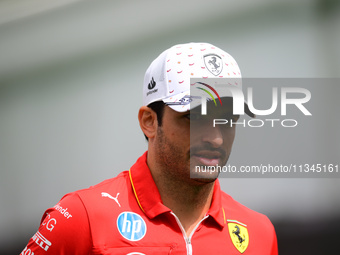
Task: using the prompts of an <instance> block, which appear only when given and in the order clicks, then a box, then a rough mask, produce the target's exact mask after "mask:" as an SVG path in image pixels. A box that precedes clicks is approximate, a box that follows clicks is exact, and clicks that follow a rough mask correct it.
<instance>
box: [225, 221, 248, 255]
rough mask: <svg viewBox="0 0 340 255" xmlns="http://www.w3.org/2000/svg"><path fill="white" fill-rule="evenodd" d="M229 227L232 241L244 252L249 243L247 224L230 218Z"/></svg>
mask: <svg viewBox="0 0 340 255" xmlns="http://www.w3.org/2000/svg"><path fill="white" fill-rule="evenodd" d="M228 229H229V235H230V238H231V241H232V242H233V244H234V246H235V248H236V249H237V250H238V251H239V252H240V253H243V252H245V250H246V249H247V248H248V245H249V234H248V229H247V225H245V224H243V223H241V222H238V221H236V220H228Z"/></svg>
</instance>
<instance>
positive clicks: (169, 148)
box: [156, 127, 227, 186]
mask: <svg viewBox="0 0 340 255" xmlns="http://www.w3.org/2000/svg"><path fill="white" fill-rule="evenodd" d="M157 136H158V140H157V144H156V146H157V154H158V157H159V158H158V160H159V162H160V164H161V167H162V176H163V178H165V179H167V181H169V182H171V183H177V184H178V185H183V184H189V185H194V186H200V185H204V184H208V183H212V182H215V180H216V179H217V178H218V176H219V173H214V174H210V173H204V174H202V173H198V175H197V173H195V163H194V162H193V160H191V157H190V151H185V149H183V148H181V147H180V146H176V145H175V144H174V143H173V142H172V141H171V139H169V138H167V137H166V136H165V134H164V132H163V130H162V128H161V127H160V128H158V131H157ZM226 161H227V159H226ZM225 163H226V162H225ZM190 173H191V174H190Z"/></svg>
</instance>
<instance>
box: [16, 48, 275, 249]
mask: <svg viewBox="0 0 340 255" xmlns="http://www.w3.org/2000/svg"><path fill="white" fill-rule="evenodd" d="M191 77H195V78H203V79H205V81H207V82H208V81H209V80H208V78H211V77H219V78H225V77H227V78H235V79H239V78H240V77H241V74H240V70H239V68H238V66H237V63H236V62H235V60H234V59H233V58H232V57H231V56H230V55H229V54H227V53H226V52H224V51H222V50H221V49H219V48H217V47H215V46H213V45H210V44H206V43H190V44H182V45H176V46H173V47H172V48H170V49H168V50H166V51H165V52H163V53H162V54H161V55H160V56H159V57H158V58H156V59H155V60H154V61H153V62H152V63H151V65H150V67H149V68H148V70H147V71H146V74H145V78H144V90H143V99H144V106H142V107H141V108H140V110H139V114H138V119H139V124H140V127H141V130H142V131H143V133H144V135H145V137H146V138H147V140H148V151H147V152H145V153H144V155H143V156H141V157H140V158H139V159H138V160H137V162H136V163H135V164H134V165H133V166H132V167H131V169H130V170H129V171H125V172H122V173H121V174H119V175H118V176H117V177H116V178H113V179H109V180H106V181H104V182H102V183H100V184H98V185H96V186H93V187H90V188H89V189H84V190H80V191H77V192H73V193H70V194H67V195H66V196H64V197H63V198H62V199H61V201H60V202H59V203H58V204H57V205H55V206H54V207H53V208H50V209H48V210H47V211H46V213H45V215H44V216H43V218H42V221H41V225H40V227H39V230H38V231H37V233H36V234H35V235H34V236H33V237H32V238H31V239H30V241H29V243H28V245H27V247H26V248H25V249H24V250H23V252H22V254H130V255H132V254H145V255H149V254H260V255H266V254H270V255H273V254H277V241H276V235H275V231H274V228H273V226H272V224H271V222H270V221H269V220H268V218H267V217H266V216H264V215H261V214H259V213H257V212H254V211H252V210H250V209H248V208H246V207H245V206H243V205H241V204H239V203H238V202H236V201H234V200H233V199H232V198H231V197H230V196H229V195H227V194H225V193H224V192H222V191H221V190H220V185H219V181H218V179H217V177H218V172H217V171H215V172H213V171H208V172H206V171H201V172H200V171H198V172H197V171H196V170H197V168H196V166H200V167H211V166H216V165H219V166H223V165H225V164H226V163H227V160H228V157H229V154H230V152H231V148H232V144H233V140H234V137H235V125H233V126H225V125H221V126H217V127H213V126H212V124H211V123H212V120H213V119H214V118H221V117H222V116H223V117H224V118H225V116H228V117H229V118H230V120H233V121H234V122H236V121H237V119H238V117H239V116H237V115H233V107H232V98H231V97H230V96H227V95H225V94H223V93H221V94H218V93H217V91H216V90H215V88H214V86H215V85H212V84H208V83H204V82H199V81H198V82H197V83H196V82H193V83H191V82H192V81H193V80H191V79H190V78H191ZM197 84H199V85H200V86H201V87H200V88H201V90H202V91H207V90H206V89H204V88H202V87H204V86H205V87H206V88H210V89H212V91H214V92H216V100H217V98H218V100H219V101H220V103H221V105H222V104H223V105H224V107H215V108H212V107H211V106H210V104H212V102H213V101H214V102H215V97H212V100H210V101H209V102H208V103H207V105H208V106H209V108H208V109H209V115H202V114H201V111H200V109H201V108H202V109H203V104H206V102H205V101H204V100H201V98H202V97H199V96H193V95H191V90H190V89H191V88H192V87H195V85H197ZM235 84H236V85H238V83H237V82H236V81H235ZM232 85H233V84H232ZM210 94H211V93H210ZM201 103H202V106H201V107H200V106H199V105H200V104H201ZM207 105H205V107H206V106H207ZM211 109H213V111H212V110H211ZM246 112H247V113H248V114H249V115H250V116H252V114H251V113H250V112H249V111H248V109H247V107H246ZM222 126H223V127H222Z"/></svg>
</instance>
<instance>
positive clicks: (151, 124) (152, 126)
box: [138, 106, 158, 138]
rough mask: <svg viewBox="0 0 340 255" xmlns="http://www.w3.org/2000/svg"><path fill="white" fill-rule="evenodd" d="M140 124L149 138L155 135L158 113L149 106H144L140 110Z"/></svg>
mask: <svg viewBox="0 0 340 255" xmlns="http://www.w3.org/2000/svg"><path fill="white" fill-rule="evenodd" d="M138 120H139V126H140V128H141V129H142V131H143V133H144V134H145V135H146V136H147V137H148V138H153V137H155V135H156V133H157V127H158V122H157V114H156V113H155V112H154V111H153V110H152V109H151V108H149V107H147V106H142V107H141V108H140V109H139V112H138Z"/></svg>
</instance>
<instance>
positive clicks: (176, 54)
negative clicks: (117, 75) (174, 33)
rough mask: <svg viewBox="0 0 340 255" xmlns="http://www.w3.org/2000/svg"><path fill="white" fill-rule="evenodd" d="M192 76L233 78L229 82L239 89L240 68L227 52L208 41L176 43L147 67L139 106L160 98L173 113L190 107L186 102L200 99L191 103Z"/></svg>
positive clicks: (198, 101)
mask: <svg viewBox="0 0 340 255" xmlns="http://www.w3.org/2000/svg"><path fill="white" fill-rule="evenodd" d="M192 78H198V79H202V78H203V79H207V78H233V79H231V80H233V81H234V83H235V84H232V85H234V86H236V87H238V88H240V89H242V82H241V71H240V69H239V67H238V65H237V63H236V61H235V59H234V58H233V57H232V56H230V55H229V54H228V53H227V52H225V51H223V50H221V49H219V48H218V47H216V46H214V45H211V44H209V43H187V44H178V45H175V46H173V47H171V48H170V49H167V50H165V51H164V52H163V53H161V54H160V55H159V56H158V57H157V58H156V59H155V60H154V61H153V62H152V63H151V65H150V66H149V68H148V69H147V71H146V73H145V77H144V87H143V105H149V104H150V103H153V102H156V101H161V100H162V101H163V102H164V103H165V104H167V105H168V106H169V107H171V108H172V109H173V110H175V111H177V112H185V111H188V110H190V102H191V104H192V108H194V107H193V106H194V105H195V106H197V105H198V104H200V102H201V100H196V101H197V102H196V103H195V104H193V102H192V100H193V99H192V98H191V97H192V96H190V87H191V85H190V79H192ZM235 78H238V79H235ZM214 80H217V79H214ZM221 80H223V79H221ZM236 80H237V81H236ZM229 84H230V83H229ZM192 85H193V84H192ZM212 86H213V85H212ZM222 96H230V95H222ZM222 96H221V97H222Z"/></svg>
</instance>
